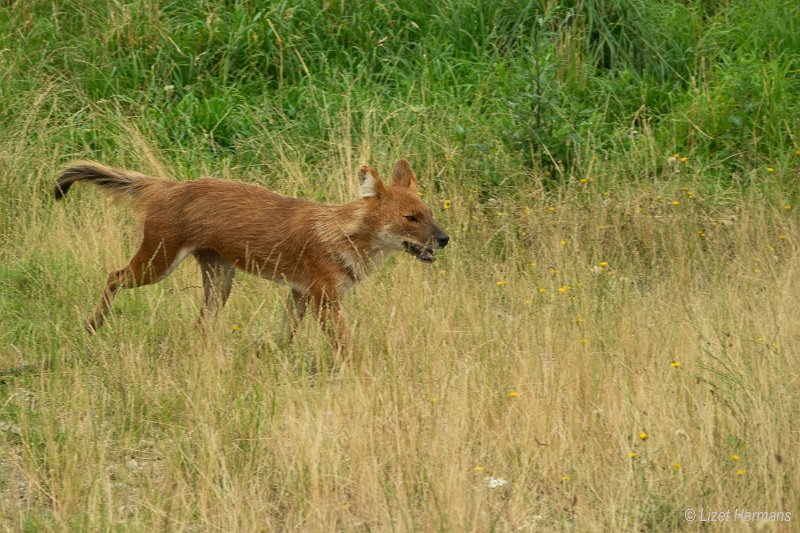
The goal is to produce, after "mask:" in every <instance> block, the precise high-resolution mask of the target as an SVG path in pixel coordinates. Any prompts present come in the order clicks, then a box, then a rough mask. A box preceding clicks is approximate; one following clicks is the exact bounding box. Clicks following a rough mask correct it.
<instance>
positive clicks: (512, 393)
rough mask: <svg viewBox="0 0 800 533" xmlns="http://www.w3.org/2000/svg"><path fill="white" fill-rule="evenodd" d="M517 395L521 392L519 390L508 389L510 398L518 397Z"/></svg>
mask: <svg viewBox="0 0 800 533" xmlns="http://www.w3.org/2000/svg"><path fill="white" fill-rule="evenodd" d="M517 396H519V393H518V392H517V391H515V390H510V391H508V397H509V398H516V397H517Z"/></svg>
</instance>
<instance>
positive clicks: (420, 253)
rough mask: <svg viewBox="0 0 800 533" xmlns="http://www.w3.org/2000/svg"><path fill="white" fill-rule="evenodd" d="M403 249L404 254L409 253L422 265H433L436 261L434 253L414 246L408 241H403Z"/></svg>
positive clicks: (431, 250)
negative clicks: (404, 250)
mask: <svg viewBox="0 0 800 533" xmlns="http://www.w3.org/2000/svg"><path fill="white" fill-rule="evenodd" d="M403 247H404V248H405V249H406V252H408V253H410V254H411V255H413V256H414V257H416V258H417V259H419V260H420V261H422V262H423V263H433V262H434V261H436V252H434V251H433V249H431V248H423V247H422V246H417V245H416V244H413V243H410V242H408V241H403Z"/></svg>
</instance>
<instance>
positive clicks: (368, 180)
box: [358, 166, 384, 198]
mask: <svg viewBox="0 0 800 533" xmlns="http://www.w3.org/2000/svg"><path fill="white" fill-rule="evenodd" d="M358 180H359V182H361V186H360V187H359V188H358V192H359V193H360V194H361V198H375V197H377V196H380V195H381V193H382V192H383V187H384V185H383V181H381V179H380V178H379V177H378V173H377V172H376V171H375V169H374V168H372V167H368V166H363V167H361V168H360V169H358Z"/></svg>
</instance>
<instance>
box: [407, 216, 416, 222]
mask: <svg viewBox="0 0 800 533" xmlns="http://www.w3.org/2000/svg"><path fill="white" fill-rule="evenodd" d="M405 217H406V220H408V221H409V222H416V221H417V217H415V216H414V215H406V216H405Z"/></svg>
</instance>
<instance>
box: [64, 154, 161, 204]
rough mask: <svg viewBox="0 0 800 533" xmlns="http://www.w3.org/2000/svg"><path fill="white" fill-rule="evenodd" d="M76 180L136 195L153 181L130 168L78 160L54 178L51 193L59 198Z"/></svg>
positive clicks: (109, 190)
mask: <svg viewBox="0 0 800 533" xmlns="http://www.w3.org/2000/svg"><path fill="white" fill-rule="evenodd" d="M78 181H88V182H90V183H94V184H95V185H98V186H100V187H102V188H104V189H106V190H107V191H108V192H110V193H112V194H116V195H128V196H138V195H140V194H141V192H142V191H143V190H144V189H145V188H146V187H147V186H148V185H150V184H152V183H153V182H154V181H157V180H156V179H155V178H149V177H147V176H145V175H144V174H139V173H138V172H133V171H130V170H121V169H118V168H111V167H107V166H105V165H101V164H100V163H95V162H94V161H78V162H76V163H73V164H72V165H70V166H68V167H67V168H65V169H64V170H63V171H62V172H61V174H60V175H59V176H58V179H57V180H56V186H55V189H54V190H53V195H54V196H55V198H56V200H61V199H62V198H63V197H64V196H65V195H66V194H67V192H68V191H69V188H70V187H72V184H73V183H75V182H78Z"/></svg>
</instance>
